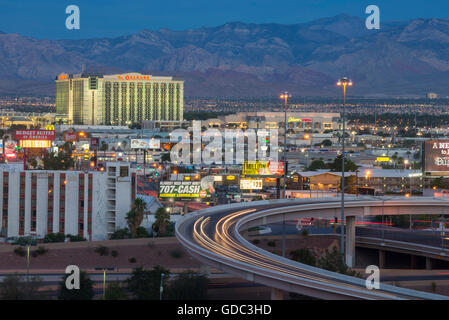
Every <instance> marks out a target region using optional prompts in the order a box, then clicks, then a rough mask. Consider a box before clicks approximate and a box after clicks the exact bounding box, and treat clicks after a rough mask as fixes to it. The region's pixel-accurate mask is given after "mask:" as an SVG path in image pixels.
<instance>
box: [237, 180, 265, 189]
mask: <svg viewBox="0 0 449 320" xmlns="http://www.w3.org/2000/svg"><path fill="white" fill-rule="evenodd" d="M262 188H263V180H262V179H240V189H241V190H262Z"/></svg>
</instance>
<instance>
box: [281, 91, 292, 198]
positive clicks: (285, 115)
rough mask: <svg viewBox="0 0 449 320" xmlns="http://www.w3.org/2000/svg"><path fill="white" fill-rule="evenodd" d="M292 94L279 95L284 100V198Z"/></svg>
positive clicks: (284, 196)
mask: <svg viewBox="0 0 449 320" xmlns="http://www.w3.org/2000/svg"><path fill="white" fill-rule="evenodd" d="M291 96H292V95H291V94H289V93H288V92H283V93H281V95H280V96H279V97H280V98H281V99H283V100H284V148H282V153H283V156H282V158H283V160H284V195H283V198H284V199H285V198H286V195H285V186H286V184H287V170H286V169H287V159H286V155H285V148H286V147H287V101H288V98H291Z"/></svg>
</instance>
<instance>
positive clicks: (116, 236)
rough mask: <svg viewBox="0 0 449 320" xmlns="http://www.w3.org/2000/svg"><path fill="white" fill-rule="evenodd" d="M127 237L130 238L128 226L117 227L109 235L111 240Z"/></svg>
mask: <svg viewBox="0 0 449 320" xmlns="http://www.w3.org/2000/svg"><path fill="white" fill-rule="evenodd" d="M129 238H131V232H129V229H128V228H123V229H118V230H116V231H115V232H114V233H113V234H111V236H110V237H109V239H111V240H117V239H129Z"/></svg>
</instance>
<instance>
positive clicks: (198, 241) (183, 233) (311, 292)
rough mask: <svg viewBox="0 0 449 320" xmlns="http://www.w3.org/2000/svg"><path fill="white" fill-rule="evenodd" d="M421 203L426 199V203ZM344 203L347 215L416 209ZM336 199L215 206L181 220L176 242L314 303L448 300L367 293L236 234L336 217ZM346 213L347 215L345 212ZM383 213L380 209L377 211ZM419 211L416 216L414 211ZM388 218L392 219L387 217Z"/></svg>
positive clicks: (353, 281)
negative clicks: (295, 221) (269, 225)
mask: <svg viewBox="0 0 449 320" xmlns="http://www.w3.org/2000/svg"><path fill="white" fill-rule="evenodd" d="M426 201H427V200H426ZM411 202H413V201H411V200H410V199H407V200H406V201H404V200H403V198H402V199H401V200H394V201H389V202H386V201H385V200H382V201H379V200H373V199H372V198H370V199H361V198H356V199H348V200H347V201H346V204H345V208H349V209H348V211H349V213H350V214H352V215H363V214H366V212H367V209H366V208H370V209H368V211H369V213H370V214H378V213H376V212H380V211H379V210H376V208H377V209H379V208H380V206H385V207H386V208H387V207H388V212H390V211H391V210H394V212H395V213H396V214H406V213H405V212H409V211H410V210H412V208H416V207H420V205H419V204H418V202H414V203H411ZM448 205H449V203H448V202H447V201H446V202H445V201H435V200H428V201H427V202H423V200H422V199H421V207H420V208H423V207H425V208H429V206H430V207H431V208H432V210H436V211H437V212H442V210H444V211H446V210H448V211H449V207H448ZM339 206H340V202H339V201H338V200H335V199H332V200H327V199H326V200H324V199H320V200H319V201H317V200H311V199H301V200H299V201H298V200H296V199H295V200H293V199H287V200H269V201H257V202H247V203H239V204H230V205H222V206H216V207H212V208H208V209H205V210H200V211H196V212H193V213H190V214H187V215H186V216H184V217H183V218H182V219H181V220H179V221H178V222H177V223H176V237H177V238H178V240H179V241H180V243H181V244H182V245H183V246H184V247H185V248H186V249H187V250H188V251H189V252H190V253H191V254H192V255H193V256H195V257H196V258H197V259H198V260H200V261H202V262H203V263H205V264H207V265H210V266H212V267H215V268H217V269H221V270H223V271H224V272H228V273H231V274H234V275H236V276H238V277H241V278H245V279H247V280H249V281H254V282H257V283H260V284H264V285H266V286H269V287H271V288H276V289H279V290H284V291H287V292H295V293H298V294H303V295H306V296H311V297H316V298H320V299H370V300H373V299H381V300H389V299H395V300H396V299H399V300H401V299H448V298H449V297H447V296H441V295H436V294H431V293H426V292H421V291H415V290H410V289H405V288H399V287H395V286H391V285H385V284H380V289H377V290H376V289H372V290H370V289H367V288H366V286H365V280H364V279H360V278H355V277H350V276H346V275H342V274H338V273H335V272H330V271H327V270H323V269H319V268H316V267H312V266H309V265H305V264H301V263H298V262H295V261H293V260H289V259H286V258H283V257H281V256H278V255H274V254H272V253H270V252H268V251H266V250H263V249H261V248H258V247H256V246H254V245H253V244H251V243H250V242H248V241H247V240H246V239H244V238H243V237H242V236H241V234H240V232H239V230H243V229H247V228H248V227H251V226H256V225H261V224H266V223H271V222H276V221H282V219H285V220H287V218H288V219H295V218H299V217H307V216H309V217H310V216H320V217H325V216H338V215H337V212H338V214H339ZM351 208H352V210H351ZM382 212H383V209H382ZM419 212H421V211H419ZM389 214H394V213H392V212H390V213H389Z"/></svg>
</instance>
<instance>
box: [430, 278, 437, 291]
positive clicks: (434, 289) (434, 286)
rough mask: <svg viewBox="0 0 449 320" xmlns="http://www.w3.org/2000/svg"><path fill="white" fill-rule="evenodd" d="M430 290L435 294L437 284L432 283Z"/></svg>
mask: <svg viewBox="0 0 449 320" xmlns="http://www.w3.org/2000/svg"><path fill="white" fill-rule="evenodd" d="M430 286H431V288H432V292H436V291H437V284H436V283H435V281H432V283H431V284H430Z"/></svg>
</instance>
